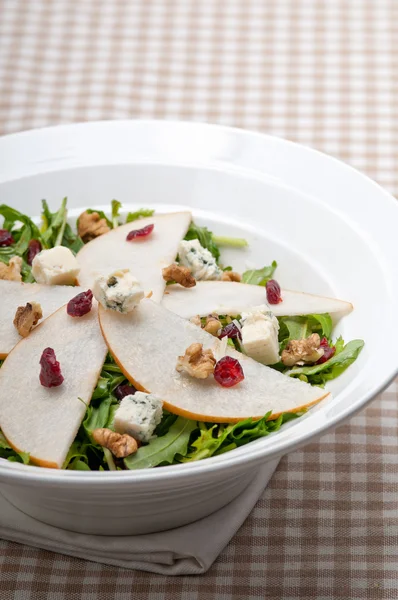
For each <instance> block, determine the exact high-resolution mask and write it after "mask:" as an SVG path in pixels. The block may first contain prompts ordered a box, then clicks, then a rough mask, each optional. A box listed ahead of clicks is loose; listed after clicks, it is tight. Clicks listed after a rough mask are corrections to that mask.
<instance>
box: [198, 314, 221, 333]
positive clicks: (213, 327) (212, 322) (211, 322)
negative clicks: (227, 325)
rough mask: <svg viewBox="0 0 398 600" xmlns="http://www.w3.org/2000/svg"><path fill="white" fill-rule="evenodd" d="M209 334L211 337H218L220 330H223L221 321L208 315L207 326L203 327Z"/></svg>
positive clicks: (214, 316) (215, 316)
mask: <svg viewBox="0 0 398 600" xmlns="http://www.w3.org/2000/svg"><path fill="white" fill-rule="evenodd" d="M203 329H204V330H205V331H207V333H211V335H217V334H218V332H219V331H220V329H222V324H221V321H219V320H218V316H217V315H208V316H207V317H206V325H205V326H204V327H203Z"/></svg>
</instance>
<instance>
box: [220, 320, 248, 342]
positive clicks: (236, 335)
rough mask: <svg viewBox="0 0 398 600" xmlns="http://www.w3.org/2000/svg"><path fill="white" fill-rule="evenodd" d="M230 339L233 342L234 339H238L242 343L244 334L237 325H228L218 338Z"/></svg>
mask: <svg viewBox="0 0 398 600" xmlns="http://www.w3.org/2000/svg"><path fill="white" fill-rule="evenodd" d="M225 336H227V337H229V338H231V339H232V340H233V339H238V340H240V341H242V334H241V331H240V329H239V327H237V325H236V324H235V323H229V324H228V325H226V326H225V327H224V328H223V329H222V330H221V333H220V335H219V336H218V337H219V338H223V337H225Z"/></svg>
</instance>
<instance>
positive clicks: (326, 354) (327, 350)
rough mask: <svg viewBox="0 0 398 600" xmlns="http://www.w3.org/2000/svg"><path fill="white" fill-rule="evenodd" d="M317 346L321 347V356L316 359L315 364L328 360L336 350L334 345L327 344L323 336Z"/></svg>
mask: <svg viewBox="0 0 398 600" xmlns="http://www.w3.org/2000/svg"><path fill="white" fill-rule="evenodd" d="M319 347H320V348H323V356H321V358H320V359H319V360H317V361H316V363H315V364H316V365H322V364H323V363H325V362H326V361H327V360H329V358H332V356H334V354H335V352H336V348H335V347H334V346H329V342H328V341H327V339H326V338H325V337H324V338H322V339H321V343H320V345H319Z"/></svg>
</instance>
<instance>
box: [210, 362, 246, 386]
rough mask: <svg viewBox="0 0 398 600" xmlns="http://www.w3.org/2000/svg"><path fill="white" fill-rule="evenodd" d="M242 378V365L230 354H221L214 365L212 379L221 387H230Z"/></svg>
mask: <svg viewBox="0 0 398 600" xmlns="http://www.w3.org/2000/svg"><path fill="white" fill-rule="evenodd" d="M244 378H245V376H244V373H243V369H242V365H241V364H240V362H239V361H238V360H236V358H232V356H223V358H221V359H220V360H219V361H218V363H217V364H216V366H215V369H214V379H215V380H216V381H217V383H219V384H220V385H222V386H223V387H232V386H233V385H236V384H237V383H240V382H241V381H243V380H244Z"/></svg>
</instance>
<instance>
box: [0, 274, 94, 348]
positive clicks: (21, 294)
mask: <svg viewBox="0 0 398 600" xmlns="http://www.w3.org/2000/svg"><path fill="white" fill-rule="evenodd" d="M81 291H82V289H81V288H78V287H71V286H68V285H41V284H39V283H19V282H16V281H4V280H0V298H1V301H0V302H1V305H0V359H3V358H5V357H6V356H7V354H8V353H9V352H11V350H12V349H13V348H14V346H15V344H17V343H18V342H19V341H20V339H21V336H20V335H19V333H18V332H17V330H16V329H15V327H14V325H13V321H14V317H15V313H16V311H17V308H18V306H25V304H26V303H27V302H38V303H39V304H40V305H41V308H42V311H43V318H44V319H46V318H47V317H49V316H50V315H51V314H52V313H53V312H55V311H56V310H57V309H58V308H60V307H61V306H63V305H64V304H66V303H67V302H69V300H70V299H71V298H73V297H74V296H76V295H77V294H79V293H80V292H81Z"/></svg>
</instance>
